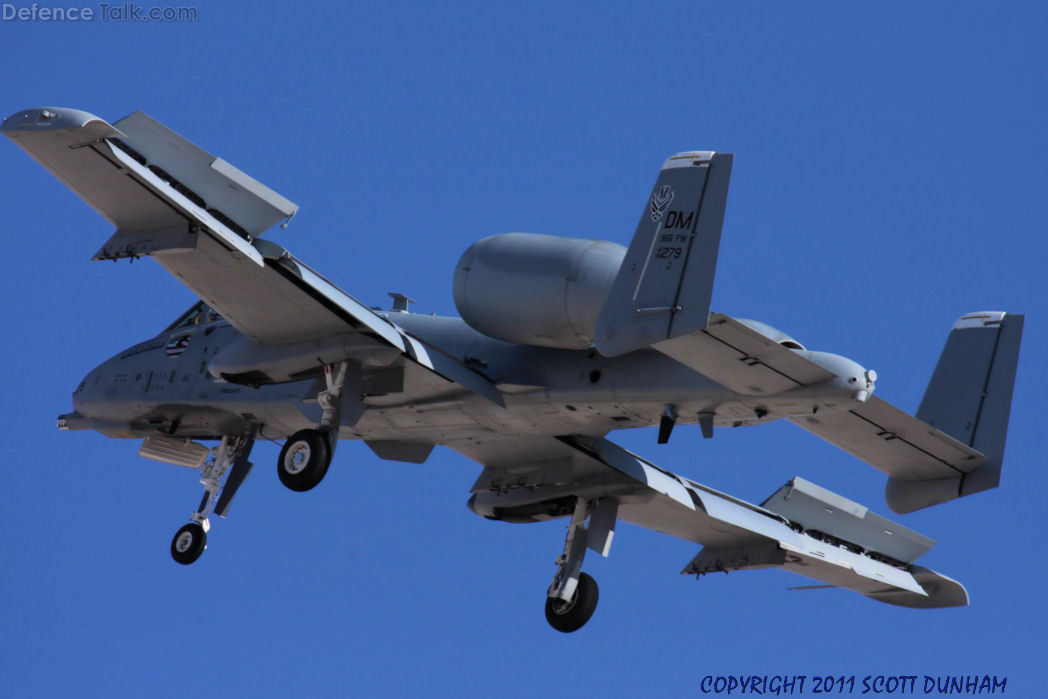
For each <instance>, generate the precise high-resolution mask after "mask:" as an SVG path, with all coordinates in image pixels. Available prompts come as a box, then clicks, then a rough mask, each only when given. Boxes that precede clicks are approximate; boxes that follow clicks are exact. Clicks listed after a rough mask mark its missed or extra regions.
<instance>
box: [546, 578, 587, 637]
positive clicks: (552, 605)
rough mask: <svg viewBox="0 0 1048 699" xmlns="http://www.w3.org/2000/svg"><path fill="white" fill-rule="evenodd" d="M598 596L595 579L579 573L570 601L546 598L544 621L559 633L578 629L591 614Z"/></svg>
mask: <svg viewBox="0 0 1048 699" xmlns="http://www.w3.org/2000/svg"><path fill="white" fill-rule="evenodd" d="M599 596H600V591H599V590H598V589H597V581H596V580H594V579H593V578H591V577H590V576H588V575H586V574H585V573H579V584H578V587H576V588H575V595H574V596H573V597H572V598H571V601H570V602H565V601H564V600H559V599H553V598H551V597H547V598H546V621H548V622H549V625H550V626H552V627H553V628H555V629H556V630H557V631H560V632H561V633H571V632H572V631H578V630H579V629H581V628H582V627H583V626H584V625H585V624H586V622H587V621H589V619H590V617H591V616H593V612H594V610H596V609H597V598H598V597H599Z"/></svg>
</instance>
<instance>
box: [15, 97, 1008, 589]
mask: <svg viewBox="0 0 1048 699" xmlns="http://www.w3.org/2000/svg"><path fill="white" fill-rule="evenodd" d="M118 126H119V127H120V128H117V127H115V126H111V125H109V124H107V123H106V122H104V121H102V120H100V119H98V118H97V117H93V116H92V115H90V114H87V113H84V112H78V111H75V110H49V109H38V110H27V111H25V112H21V113H18V114H16V115H14V116H12V117H11V118H9V119H8V120H6V121H5V122H4V125H3V130H4V133H5V134H6V135H8V136H10V137H11V138H12V139H13V140H14V141H15V142H16V143H17V144H18V145H19V146H21V147H22V148H23V149H25V150H26V151H27V152H29V153H30V155H32V156H33V157H34V158H36V159H37V160H38V161H39V162H41V163H42V164H43V165H44V166H45V167H46V168H47V169H48V170H50V171H51V172H52V173H54V174H55V175H56V176H57V177H59V179H61V180H62V181H63V182H65V183H66V184H68V185H69V186H70V187H71V188H72V189H73V190H74V191H75V192H76V193H77V194H78V195H80V196H81V197H82V198H84V199H85V200H86V201H88V203H89V204H91V205H92V206H93V207H95V208H96V210H98V211H99V212H100V213H101V214H102V215H103V216H105V217H106V218H107V219H108V220H110V221H112V222H113V223H114V224H115V225H116V226H117V231H116V233H115V234H113V235H112V237H110V239H109V240H108V241H107V242H106V243H105V244H103V246H102V249H101V250H100V251H99V253H98V255H96V257H97V258H99V259H117V258H120V257H128V256H141V255H148V256H151V257H153V258H154V259H155V260H156V261H157V262H158V263H159V264H160V265H161V266H162V267H164V268H165V269H167V270H168V271H169V272H171V273H172V274H173V275H175V277H176V278H178V279H179V280H180V281H182V282H183V283H184V284H185V285H186V286H187V287H188V288H190V289H191V290H193V291H194V292H195V293H196V294H197V295H199V296H200V297H201V299H203V301H204V302H206V303H207V304H208V305H209V306H210V308H206V307H204V306H203V305H202V304H200V305H198V306H197V307H194V309H191V311H190V312H187V313H186V314H185V315H183V316H182V317H181V318H180V319H179V320H178V321H176V322H175V323H173V324H172V326H171V327H168V328H167V329H166V330H164V331H163V332H161V333H160V334H158V335H157V336H156V337H154V338H151V339H148V340H146V341H144V342H142V343H139V344H138V345H135V346H133V347H130V348H128V349H126V350H125V351H123V352H121V353H119V354H117V355H116V356H114V357H112V358H111V359H109V360H107V361H106V362H104V363H103V364H102V365H100V366H98V367H96V368H95V369H94V370H92V371H91V372H90V373H88V375H87V376H86V377H85V379H84V381H83V382H82V383H81V385H80V386H79V387H78V388H77V390H76V392H75V393H74V396H73V405H74V408H75V411H74V412H72V413H67V414H66V415H64V416H62V417H61V418H60V425H61V426H63V427H65V428H68V429H95V430H97V431H99V432H102V433H103V434H107V435H109V436H113V437H120V438H132V437H134V438H145V439H146V441H145V443H144V445H143V454H144V455H146V456H150V457H151V458H163V460H167V461H171V462H173V463H185V464H186V465H193V463H194V462H196V461H197V460H198V459H199V458H200V455H201V453H202V452H201V451H200V450H202V449H205V447H202V446H199V445H197V446H196V447H189V446H186V445H187V444H191V443H190V442H188V441H187V440H189V439H205V440H207V439H214V440H219V442H220V447H218V448H217V449H216V451H215V452H213V453H212V457H213V458H212V459H211V460H209V461H206V462H205V463H204V476H203V481H202V482H203V483H204V485H205V488H206V489H207V494H206V497H205V501H204V503H202V505H201V509H200V510H198V512H197V513H196V514H195V515H194V521H205V522H206V518H207V515H208V512H209V511H210V510H209V509H208V508H211V507H212V506H214V507H215V512H216V513H218V514H220V515H221V514H224V513H225V510H226V508H228V506H229V501H230V499H231V498H232V495H233V494H234V493H235V492H236V490H237V488H238V486H239V484H240V483H241V482H242V481H243V478H244V477H246V475H247V473H248V472H249V470H250V468H251V464H250V462H248V461H247V456H248V453H249V452H250V447H251V444H253V440H254V439H255V437H260V438H265V439H275V440H280V439H285V438H288V437H289V436H290V435H292V434H295V433H296V432H299V431H302V430H310V431H311V434H312V436H313V438H319V439H320V440H322V441H319V442H315V444H316V445H318V446H316V448H317V450H319V451H324V450H325V449H326V450H327V454H328V455H330V454H331V453H332V450H333V449H334V448H335V446H336V445H337V440H338V439H357V440H362V441H364V442H365V443H366V444H367V445H368V446H369V447H370V448H371V449H372V450H373V451H374V452H375V453H376V454H377V455H379V456H380V457H381V458H384V459H392V460H399V461H408V462H416V463H420V462H422V461H424V460H425V459H426V458H427V457H428V455H429V454H430V452H431V451H432V449H433V448H434V446H436V445H446V446H448V447H450V448H452V449H454V450H456V451H458V452H460V453H462V454H464V455H466V456H468V457H469V458H472V459H474V460H476V461H477V462H479V463H480V464H482V465H483V466H484V470H483V472H482V473H481V474H480V476H479V477H478V479H477V481H476V483H475V484H474V486H473V489H472V497H471V499H470V507H471V509H473V510H474V511H475V512H477V513H478V514H481V515H483V516H485V517H491V518H494V519H504V520H507V521H520V522H524V521H538V520H543V519H551V518H558V517H571V518H572V519H571V521H572V529H571V531H572V532H574V534H577V536H576V537H574V538H573V535H571V534H569V537H568V540H567V541H566V544H565V547H566V548H565V551H566V553H565V555H566V556H567V558H566V559H565V560H564V561H562V562H561V563H560V564H559V565H560V566H561V568H562V569H563V570H562V571H561V572H564V573H565V575H566V576H567V577H566V579H568V581H569V583H570V581H571V580H575V577H572V576H574V575H575V574H576V573H578V572H579V571H578V569H579V568H580V566H581V556H582V555H583V554H584V550H585V548H586V546H589V547H590V548H591V549H593V550H595V551H597V552H598V553H601V554H603V555H606V554H607V553H608V551H609V548H610V545H611V541H612V538H613V533H614V532H615V530H616V522H617V521H619V520H621V521H626V522H631V523H633V524H637V525H639V526H643V527H646V528H650V529H653V530H655V531H659V532H663V533H666V534H669V535H672V536H675V537H679V538H681V539H684V540H687V541H692V542H696V543H701V544H703V545H704V546H705V548H703V550H702V551H700V552H699V553H698V555H696V556H695V557H694V559H693V560H692V561H691V562H690V563H689V564H688V566H687V567H686V569H685V572H688V573H694V574H698V575H702V574H704V573H707V572H713V571H718V570H737V569H746V568H762V567H779V568H782V569H785V570H789V571H793V572H797V573H799V574H802V575H806V576H808V577H811V578H813V579H815V580H819V581H822V582H826V583H829V584H831V585H837V586H841V587H845V588H848V589H852V590H855V591H857V592H860V593H861V594H865V595H868V596H870V597H871V598H873V599H878V600H880V601H885V602H889V603H892V604H897V605H902V606H910V607H941V606H956V605H962V604H966V603H967V594H966V593H965V592H964V589H963V587H961V586H960V585H959V584H958V583H956V582H955V581H952V580H950V579H949V578H946V577H945V576H941V575H939V574H937V573H934V572H932V571H929V570H927V569H924V568H921V567H919V566H916V565H913V564H912V562H913V561H914V560H915V559H916V558H918V557H919V556H920V555H921V554H923V553H924V552H926V551H927V550H928V548H930V547H931V545H932V543H933V542H931V540H929V539H927V538H925V537H923V536H921V535H919V534H916V533H914V532H912V531H910V530H908V529H905V528H903V527H900V526H899V525H896V524H894V523H892V522H890V521H888V520H886V519H884V518H882V517H880V516H878V515H876V514H873V513H871V512H869V511H868V510H867V509H866V508H865V507H863V506H861V505H858V504H857V503H854V502H852V501H850V500H848V499H846V498H843V497H841V496H839V495H836V494H834V493H831V492H829V491H827V490H825V489H822V488H820V487H818V486H815V485H814V484H811V483H808V482H807V481H804V480H803V479H801V478H796V479H794V480H793V481H791V483H790V484H788V485H787V486H786V487H784V488H782V489H780V490H779V491H778V492H777V493H776V494H775V495H773V496H772V497H771V498H769V499H768V500H767V501H766V502H765V503H764V505H763V506H757V505H753V504H751V503H747V502H744V501H742V500H740V499H738V498H734V497H731V496H729V495H726V494H724V493H720V492H717V491H715V490H713V489H711V488H708V487H706V486H703V485H701V484H698V483H696V482H694V481H691V480H689V479H687V478H683V477H681V476H678V475H676V474H673V473H671V472H669V471H666V470H665V469H662V468H660V467H658V466H656V465H654V464H652V463H651V462H648V461H646V460H644V459H642V458H640V457H638V456H636V455H635V454H631V453H630V452H628V451H626V450H624V449H622V448H620V447H618V446H616V445H615V444H613V443H612V442H610V441H608V440H606V439H604V435H605V434H607V433H608V432H610V431H612V430H616V429H622V428H627V427H645V426H651V425H656V424H659V423H660V421H663V422H665V421H669V425H670V426H673V425H678V426H680V425H700V426H701V429H702V432H703V434H704V435H705V436H712V435H713V433H714V428H718V429H719V428H724V427H728V426H734V427H738V426H746V425H756V424H762V423H765V422H770V421H772V420H775V419H780V418H787V419H790V420H792V421H793V422H795V423H796V424H798V425H800V426H802V427H803V428H805V429H807V430H809V431H811V432H813V433H815V434H817V435H819V436H820V437H823V438H824V439H826V440H828V441H830V442H832V443H833V444H836V445H838V446H840V447H841V448H843V449H845V450H846V451H848V452H850V453H852V454H854V455H855V456H857V457H858V458H860V459H863V460H865V461H867V462H869V463H871V464H872V465H874V466H875V467H877V468H879V469H881V470H883V471H885V472H887V473H889V474H890V475H891V476H892V478H891V479H890V480H889V487H888V490H887V496H888V499H889V502H890V504H892V506H893V509H899V508H903V509H905V508H912V507H915V506H916V507H921V506H926V505H928V504H934V503H935V502H941V501H944V500H947V499H951V498H953V497H957V496H958V495H960V494H968V493H970V492H977V491H978V490H983V489H986V488H989V487H993V486H995V485H997V483H998V482H999V478H1000V463H1001V459H1002V458H1003V453H1004V438H1005V432H1006V427H1007V422H1008V412H1009V405H1010V401H1011V391H1012V385H1013V383H1014V379H1015V372H1016V361H1017V355H1018V347H1019V342H1020V339H1021V332H1022V321H1023V318H1022V316H1014V315H1006V314H1000V313H998V314H984V315H978V314H977V316H973V317H971V318H965V319H962V321H961V322H959V324H958V325H957V326H956V327H955V330H954V333H953V334H951V337H950V339H949V340H948V342H947V347H946V350H944V353H943V357H942V359H941V360H940V364H939V367H938V368H937V369H936V372H935V375H934V376H933V378H932V381H931V383H930V384H929V388H928V392H927V394H926V397H925V401H924V402H922V406H921V409H920V411H919V412H918V417H913V416H910V415H907V414H906V413H904V412H902V411H900V410H898V409H897V408H895V407H893V406H891V405H890V404H888V403H886V402H884V401H882V400H880V399H878V398H872V397H871V394H872V392H873V389H874V385H873V384H874V380H875V374H874V372H872V371H867V370H866V369H865V368H864V367H862V366H860V365H858V364H857V363H855V362H853V361H851V360H849V359H847V358H845V357H840V356H838V355H834V354H830V353H825V352H816V351H808V350H806V349H804V348H803V347H802V346H801V345H800V344H799V343H798V342H797V341H796V340H794V339H793V338H792V337H790V336H789V335H787V334H786V333H783V332H781V331H779V330H776V329H775V328H772V327H770V326H767V325H765V324H763V323H760V322H758V321H740V320H736V319H733V318H731V317H729V316H726V315H722V314H712V315H711V314H709V301H710V294H711V292H712V283H713V277H714V270H715V265H716V258H717V249H718V245H719V239H720V230H721V223H722V220H723V216H724V208H725V202H726V194H727V186H728V179H729V175H730V168H731V156H730V155H726V154H714V153H711V152H689V153H684V154H678V155H677V156H674V157H672V158H670V160H668V161H667V162H666V163H665V164H664V166H663V169H662V170H661V172H660V174H659V180H658V181H657V183H656V186H655V189H654V191H653V193H652V196H651V197H650V199H649V200H648V204H647V207H646V209H645V212H644V215H643V217H642V219H641V223H640V225H639V226H638V228H637V231H636V234H635V236H634V239H633V242H632V244H631V246H630V248H629V249H628V250H627V251H625V253H624V252H623V248H622V247H621V246H618V245H616V244H614V243H606V242H601V241H584V240H576V239H566V238H554V237H551V236H533V235H526V234H512V235H505V236H495V237H492V238H489V239H486V240H484V241H481V242H480V243H477V244H476V245H474V246H473V247H472V248H470V250H469V251H467V253H466V254H465V255H464V256H463V258H462V262H461V263H460V269H459V270H458V272H457V273H456V281H455V287H456V289H455V293H456V303H457V304H458V305H459V306H460V310H461V311H462V312H463V315H464V316H465V317H466V321H468V324H467V322H464V321H463V320H462V319H457V318H440V317H435V316H426V315H418V314H412V313H410V312H408V310H407V308H408V301H409V299H407V298H406V297H404V296H403V295H401V294H394V295H393V297H394V303H395V304H396V305H395V308H394V310H393V311H390V312H376V311H375V310H373V309H370V308H367V307H366V306H365V305H364V304H362V303H361V302H360V301H358V300H356V299H355V298H353V297H352V296H350V295H349V294H347V293H345V292H344V291H342V290H341V289H340V288H339V287H338V286H336V285H335V284H333V283H332V282H330V281H329V280H327V279H325V278H324V277H323V276H322V275H320V274H319V273H317V272H316V271H314V270H312V269H311V268H309V267H308V266H307V265H305V264H304V263H303V262H301V261H299V260H297V259H296V258H295V257H294V256H292V255H291V254H290V253H289V252H288V251H286V250H284V249H283V248H282V247H280V246H278V245H276V244H274V243H271V242H268V241H265V240H262V239H259V238H257V237H254V235H255V234H257V233H259V232H262V231H263V230H264V229H265V228H268V227H269V226H271V225H273V223H275V222H277V221H279V220H282V219H284V218H286V217H287V216H289V215H291V214H293V213H294V211H295V209H296V207H295V206H294V204H292V203H291V202H289V201H287V200H286V199H284V198H283V197H281V196H280V195H277V194H276V193H274V192H272V191H271V190H269V189H268V188H266V187H264V186H263V185H261V184H259V183H258V182H256V181H254V180H252V179H251V178H249V177H247V176H246V175H244V174H243V173H242V172H240V171H239V170H236V169H235V168H233V167H232V166H230V165H228V163H225V162H224V161H221V160H220V159H217V158H214V156H211V155H210V154H208V153H206V152H204V151H202V150H200V149H199V148H197V147H196V146H194V145H193V144H191V143H190V142H189V141H187V140H185V139H183V138H182V137H180V136H178V135H177V134H175V133H174V132H172V131H170V130H169V129H167V128H166V127H164V126H163V125H161V124H159V123H158V122H155V121H154V120H152V119H150V118H149V117H146V116H145V115H143V114H140V113H136V114H134V115H132V116H131V117H128V118H127V119H125V120H122V121H121V122H118ZM118 139H119V140H118ZM143 161H145V162H143ZM624 254H625V257H624ZM620 263H621V264H620ZM609 289H610V291H609ZM216 311H217V314H216V313H215V312H216ZM218 314H220V315H221V317H218ZM471 326H472V327H471ZM991 326H992V327H991ZM591 341H592V342H593V343H595V345H596V346H595V347H591V346H590V342H591ZM596 350H599V351H596ZM342 377H347V378H345V380H343V378H342ZM350 377H351V378H350ZM343 389H344V390H343ZM663 418H665V420H662V419H663ZM929 423H931V424H929ZM676 429H677V430H678V431H676V432H674V436H673V438H675V439H679V438H680V437H678V436H677V435H679V430H680V427H677V428H676ZM329 430H330V431H329ZM318 435H319V437H318ZM662 436H663V438H664V439H668V438H670V430H668V429H663V430H662ZM307 441H308V440H307ZM320 445H327V446H326V447H322V446H320ZM324 467H325V468H326V463H325V465H324ZM322 475H323V473H322V472H321V473H320V474H319V476H320V477H322ZM223 479H225V480H223ZM223 484H224V485H223ZM313 485H316V483H315V482H314V483H312V484H310V485H309V487H313ZM289 487H291V486H290V485H289ZM220 492H221V495H220V494H219V493H220ZM587 519H588V520H589V523H588V524H585V523H584V522H585V520H587ZM576 577H577V576H576ZM555 587H556V586H555ZM551 589H552V588H551ZM556 589H557V592H556V596H558V598H559V599H561V600H564V601H566V600H567V599H568V597H570V589H571V585H570V584H568V585H567V587H564V586H559V587H556ZM566 595H567V596H566Z"/></svg>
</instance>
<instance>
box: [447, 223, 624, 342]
mask: <svg viewBox="0 0 1048 699" xmlns="http://www.w3.org/2000/svg"><path fill="white" fill-rule="evenodd" d="M625 255H626V248H624V247H623V246H621V245H618V244H617V243H611V242H608V241H604V240H583V239H581V238H561V237H558V236H552V235H537V234H533V233H503V234H501V235H493V236H491V237H489V238H484V239H483V240H480V241H477V242H476V243H474V244H473V245H471V246H470V247H469V248H468V249H467V250H466V252H465V253H463V255H462V258H461V259H460V260H459V263H458V266H457V267H456V268H455V281H454V292H455V306H456V308H458V312H459V314H460V315H461V316H462V319H463V320H465V321H466V322H467V323H469V325H470V327H471V328H473V329H474V330H476V331H478V332H481V333H484V334H485V335H488V336H489V337H494V338H496V339H499V340H505V341H507V342H519V343H523V344H528V345H541V346H543V347H558V348H561V349H585V348H586V347H589V346H590V344H591V343H592V342H593V329H594V327H595V326H596V325H597V318H598V316H599V315H600V311H601V308H602V307H603V306H604V299H605V298H606V297H607V295H608V290H609V289H611V285H612V283H613V282H614V281H615V275H616V274H617V273H618V271H619V266H620V265H621V264H622V258H623V257H625Z"/></svg>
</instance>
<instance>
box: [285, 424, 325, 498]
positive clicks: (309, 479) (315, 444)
mask: <svg viewBox="0 0 1048 699" xmlns="http://www.w3.org/2000/svg"><path fill="white" fill-rule="evenodd" d="M329 465H331V447H330V445H329V444H328V439H327V435H326V434H324V433H323V432H321V431H319V430H301V431H299V432H296V433H295V434H293V435H291V436H290V437H289V438H288V440H287V441H286V442H284V448H283V449H281V450H280V458H279V459H277V475H278V476H279V477H280V482H281V483H283V484H284V485H285V486H287V487H288V488H289V489H291V490H294V491H296V492H299V493H302V492H305V491H307V490H311V489H312V488H315V487H317V485H318V484H319V483H320V481H322V480H323V479H324V474H325V473H327V470H328V466H329Z"/></svg>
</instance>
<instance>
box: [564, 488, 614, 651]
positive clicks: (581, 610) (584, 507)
mask: <svg viewBox="0 0 1048 699" xmlns="http://www.w3.org/2000/svg"><path fill="white" fill-rule="evenodd" d="M617 515H618V503H616V502H615V501H614V500H600V501H597V502H594V503H591V502H589V501H587V500H586V499H585V498H581V497H580V498H578V499H577V500H576V503H575V512H574V514H573V515H572V517H571V522H570V524H568V534H567V536H566V537H565V540H564V553H562V554H561V555H560V557H558V558H557V572H556V573H555V574H554V576H553V582H552V584H550V586H549V591H548V592H547V593H546V621H548V622H549V625H550V626H552V627H553V628H554V629H556V630H557V631H560V632H562V633H571V632H572V631H578V630H579V629H581V628H582V627H583V625H585V623H586V622H587V621H589V619H590V617H591V616H593V612H594V611H595V610H596V609H597V599H598V597H599V595H600V592H599V590H598V588H597V581H596V580H594V579H593V578H592V577H590V576H589V575H587V574H586V573H583V572H582V561H583V559H584V558H585V556H586V549H587V548H590V549H593V550H594V551H596V552H597V553H599V554H600V555H602V556H607V555H608V551H609V550H610V548H611V539H612V536H613V535H614V533H615V518H616V516H617ZM587 517H589V525H588V526H587V525H586V524H585V522H586V518H587Z"/></svg>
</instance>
